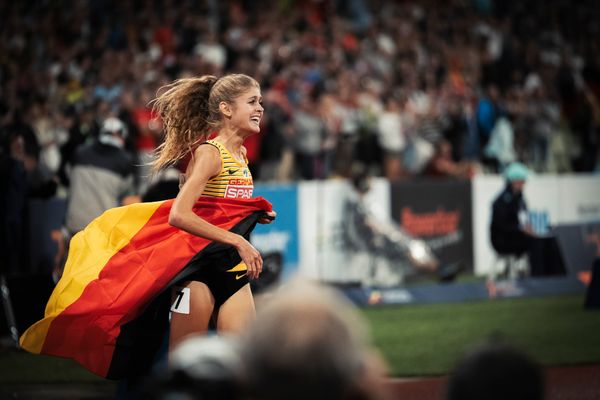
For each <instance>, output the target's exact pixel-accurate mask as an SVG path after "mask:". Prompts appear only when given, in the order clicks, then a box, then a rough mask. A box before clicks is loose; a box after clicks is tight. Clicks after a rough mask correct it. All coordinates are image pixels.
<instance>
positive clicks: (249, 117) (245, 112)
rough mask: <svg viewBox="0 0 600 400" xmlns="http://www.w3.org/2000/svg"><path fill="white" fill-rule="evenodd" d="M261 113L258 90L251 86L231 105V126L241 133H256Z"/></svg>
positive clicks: (258, 129)
mask: <svg viewBox="0 0 600 400" xmlns="http://www.w3.org/2000/svg"><path fill="white" fill-rule="evenodd" d="M263 112H264V108H263V107H262V96H261V94H260V89H259V88H258V87H254V86H253V87H251V88H250V89H248V90H247V91H245V92H244V93H242V94H241V95H239V96H238V97H236V99H235V100H234V102H233V104H232V105H231V118H230V121H231V125H232V126H233V127H235V128H237V129H240V130H242V131H247V132H250V133H258V132H260V120H261V119H262V116H263Z"/></svg>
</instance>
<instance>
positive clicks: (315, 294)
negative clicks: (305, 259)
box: [240, 280, 389, 400]
mask: <svg viewBox="0 0 600 400" xmlns="http://www.w3.org/2000/svg"><path fill="white" fill-rule="evenodd" d="M264 296H265V297H264V298H263V299H262V301H261V302H259V303H258V307H257V308H258V313H257V318H256V320H255V321H254V323H253V324H252V325H251V326H250V329H249V330H248V331H247V332H245V333H244V334H243V335H242V337H241V340H240V349H241V357H242V361H243V365H244V368H243V372H244V374H245V379H244V381H245V382H244V387H246V389H247V390H248V393H247V394H248V396H249V398H251V399H257V400H259V399H260V400H270V399H273V400H274V399H288V400H295V399H298V400H299V399H313V400H318V399H323V400H325V399H327V400H336V399H387V398H389V394H388V393H387V391H386V389H385V387H384V378H385V375H386V371H385V370H386V367H385V364H384V362H383V360H382V359H381V358H380V357H379V355H378V354H377V353H376V352H375V351H374V349H373V348H372V347H371V346H370V344H369V342H368V333H367V330H366V326H365V324H364V322H363V320H362V319H361V318H360V316H359V315H358V313H357V312H356V310H355V309H354V307H353V306H352V305H351V304H350V303H349V302H348V301H347V300H345V299H344V298H342V297H341V295H339V294H338V293H337V292H335V291H333V289H330V288H327V287H325V286H321V285H320V284H317V283H310V282H308V281H302V280H294V281H292V282H291V283H289V284H287V285H285V286H282V287H280V289H279V290H278V291H276V292H274V293H273V294H265V295H264Z"/></svg>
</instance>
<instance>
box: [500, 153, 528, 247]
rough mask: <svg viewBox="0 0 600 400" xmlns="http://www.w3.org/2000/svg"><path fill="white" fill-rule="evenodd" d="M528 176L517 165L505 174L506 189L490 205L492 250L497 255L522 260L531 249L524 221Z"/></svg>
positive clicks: (525, 168) (525, 170)
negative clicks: (513, 256)
mask: <svg viewBox="0 0 600 400" xmlns="http://www.w3.org/2000/svg"><path fill="white" fill-rule="evenodd" d="M530 174H531V172H530V171H529V169H528V168H527V167H526V166H525V165H523V164H521V163H518V162H515V163H512V164H510V165H509V166H508V167H507V168H506V169H505V171H504V178H505V179H506V186H505V188H504V190H503V191H502V192H501V193H500V194H499V195H498V196H497V197H496V199H495V200H494V202H493V203H492V222H491V226H490V233H491V240H492V247H493V248H494V250H496V252H497V253H498V254H501V255H515V256H517V257H521V256H523V255H525V254H527V253H528V252H529V250H530V248H531V244H532V238H533V237H534V236H535V233H534V232H533V230H532V228H531V226H530V225H529V223H528V218H527V203H526V201H525V197H524V196H523V188H524V187H525V182H526V181H527V178H528V177H529V175H530Z"/></svg>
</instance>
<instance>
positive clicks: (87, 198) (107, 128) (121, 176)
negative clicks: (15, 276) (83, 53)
mask: <svg viewBox="0 0 600 400" xmlns="http://www.w3.org/2000/svg"><path fill="white" fill-rule="evenodd" d="M126 138H127V127H126V125H125V124H124V123H123V121H121V120H120V119H118V118H115V117H109V118H107V119H106V120H104V122H103V123H102V126H101V129H100V134H99V135H98V138H96V139H95V140H94V141H92V142H90V143H84V144H82V145H80V146H79V147H77V149H76V150H75V153H74V155H73V157H72V158H71V160H70V163H69V164H70V165H68V171H69V181H70V187H69V196H68V201H67V211H66V215H65V221H64V224H63V228H62V232H61V234H62V235H54V237H55V240H56V241H57V242H58V243H57V244H58V254H57V256H56V258H55V267H54V271H53V278H54V279H55V280H58V278H59V277H60V274H61V273H62V266H63V265H62V264H63V263H64V261H65V260H64V255H65V254H67V244H68V242H69V240H70V239H71V237H72V236H73V235H75V233H77V232H79V231H80V230H82V229H83V228H85V227H86V226H87V225H88V224H89V223H90V222H91V221H92V220H93V219H94V218H96V217H98V216H99V215H100V214H102V213H103V212H104V211H106V210H108V209H109V208H113V207H117V206H120V205H121V204H122V201H123V200H124V199H125V198H126V196H129V195H132V194H133V193H134V162H133V157H132V155H131V154H129V153H128V152H127V151H126V150H125V139H126ZM58 236H62V237H58Z"/></svg>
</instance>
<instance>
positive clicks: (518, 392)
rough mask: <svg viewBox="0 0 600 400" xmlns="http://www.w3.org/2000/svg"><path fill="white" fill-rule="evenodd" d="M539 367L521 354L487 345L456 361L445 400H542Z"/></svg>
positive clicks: (501, 345) (498, 346) (513, 350)
mask: <svg viewBox="0 0 600 400" xmlns="http://www.w3.org/2000/svg"><path fill="white" fill-rule="evenodd" d="M543 398H544V379H543V375H542V371H541V368H540V366H539V365H538V364H537V363H536V362H535V361H534V360H532V359H531V358H530V357H529V356H528V355H527V354H525V353H523V352H522V351H521V350H519V349H517V348H514V347H512V346H509V345H508V344H504V343H488V344H485V345H482V346H480V347H476V348H474V349H472V350H471V351H470V352H469V353H468V354H466V355H465V356H463V357H462V358H461V359H459V361H458V363H457V365H456V366H455V368H454V371H453V372H452V374H451V375H450V377H449V380H448V388H447V396H446V400H482V399H486V400H508V399H510V400H542V399H543Z"/></svg>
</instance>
